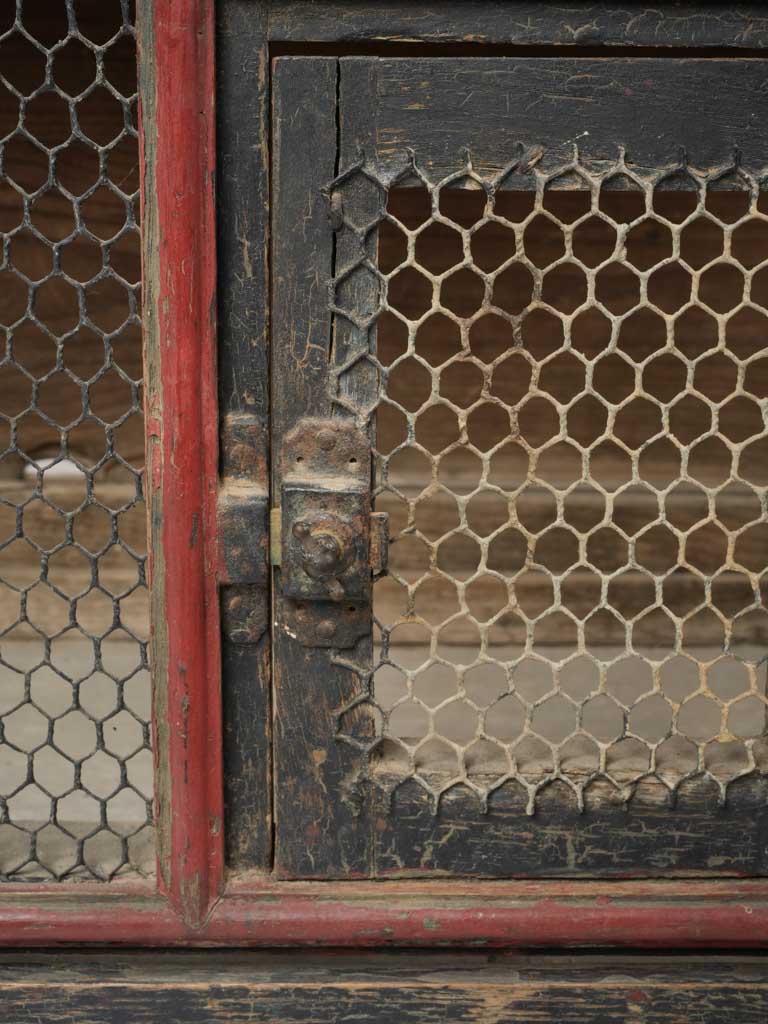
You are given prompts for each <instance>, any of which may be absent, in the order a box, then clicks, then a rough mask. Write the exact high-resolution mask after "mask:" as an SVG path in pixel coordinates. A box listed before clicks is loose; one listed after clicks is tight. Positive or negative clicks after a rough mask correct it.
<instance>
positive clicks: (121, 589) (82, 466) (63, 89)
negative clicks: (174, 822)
mask: <svg viewBox="0 0 768 1024" xmlns="http://www.w3.org/2000/svg"><path fill="white" fill-rule="evenodd" d="M136 103H137V95H136V57H135V38H134V28H133V10H132V7H131V5H130V4H129V3H128V2H127V0H122V2H121V0H109V2H108V3H103V2H102V3H96V2H93V0H55V2H53V0H51V2H49V3H43V4H41V3H36V2H34V0H17V2H16V3H15V4H12V3H11V4H6V5H5V6H4V7H3V13H2V14H0V218H1V221H2V222H1V223H0V230H1V231H2V234H1V235H0V238H1V239H2V267H1V268H0V337H2V340H3V352H2V359H0V876H1V877H5V878H11V879H13V880H20V879H23V880H37V879H41V880H50V879H61V878H102V879H106V878H111V877H113V876H115V875H116V874H120V873H124V872H125V871H127V870H130V869H131V868H138V869H140V870H151V867H152V861H153V850H152V829H151V821H152V808H151V801H152V754H151V749H150V745H151V739H150V724H149V718H150V708H149V673H148V666H147V650H146V641H147V631H148V621H147V619H148V616H147V593H146V579H145V560H146V527H145V512H144V505H143V485H142V467H143V428H142V414H141V391H140V388H141V374H142V369H141V325H140V321H139V311H140V298H139V289H140V260H139V235H138V224H137V217H138V138H137V128H136V114H137V112H136Z"/></svg>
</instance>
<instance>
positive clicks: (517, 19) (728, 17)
mask: <svg viewBox="0 0 768 1024" xmlns="http://www.w3.org/2000/svg"><path fill="white" fill-rule="evenodd" d="M271 8H272V9H271V14H270V39H272V40H274V41H279V42H304V41H306V40H311V41H313V42H323V43H340V42H343V43H348V44H349V43H357V44H360V43H363V42H366V43H372V42H376V43H384V42H388V43H419V42H425V43H452V44H459V45H462V44H463V45H467V44H477V45H478V46H479V47H480V46H484V47H487V46H494V45H495V46H567V47H574V46H581V47H591V46H626V47H641V46H642V47H679V46H694V47H702V48H718V47H733V48H737V49H749V48H753V49H757V48H759V47H764V46H766V45H768V18H766V13H765V7H764V5H763V4H761V3H741V4H729V3H725V2H716V3H706V2H701V0H699V2H687V3H686V4H685V5H684V7H681V5H680V4H679V3H675V2H670V0H666V2H665V0H662V2H661V3H657V4H654V5H653V6H650V5H646V4H642V3H640V4H628V3H610V2H605V0H597V2H592V3H584V4H573V3H572V4H567V5H563V4H543V3H536V2H530V0H506V2H505V3H497V2H492V0H485V2H480V3H476V2H474V3H473V2H467V0H444V2H443V3H418V4H415V3H408V2H406V0H401V2H399V3H389V4H386V6H384V5H382V4H381V3H379V2H377V0H362V2H361V0H357V2H354V3H346V2H339V0H334V2H317V0H302V2H299V3H294V2H292V0H278V2H276V3H273V4H272V5H271Z"/></svg>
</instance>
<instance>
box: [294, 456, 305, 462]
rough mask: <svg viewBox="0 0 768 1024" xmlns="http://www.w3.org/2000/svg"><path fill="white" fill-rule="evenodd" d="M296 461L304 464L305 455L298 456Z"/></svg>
mask: <svg viewBox="0 0 768 1024" xmlns="http://www.w3.org/2000/svg"><path fill="white" fill-rule="evenodd" d="M296 461H297V462H303V461H304V456H303V455H297V456H296Z"/></svg>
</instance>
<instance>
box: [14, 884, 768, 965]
mask: <svg viewBox="0 0 768 1024" xmlns="http://www.w3.org/2000/svg"><path fill="white" fill-rule="evenodd" d="M286 888H288V887H287V886H285V885H277V886H272V887H265V891H264V892H263V893H262V894H261V895H260V896H250V897H238V896H227V897H225V898H224V899H222V900H221V901H220V902H219V903H218V904H217V906H216V907H215V908H214V910H213V912H212V914H211V915H210V917H209V918H208V920H207V921H206V922H205V923H204V924H203V925H201V926H200V927H198V928H193V927H191V926H190V925H189V924H188V923H185V922H184V921H183V920H182V919H181V918H180V917H179V916H178V915H177V914H176V913H175V912H174V910H173V908H172V907H171V905H170V904H169V903H165V902H163V901H162V900H160V899H157V898H156V899H146V900H141V899H135V898H134V899H126V898H120V897H116V896H112V897H110V896H109V895H106V894H105V895H103V896H102V897H100V898H99V897H98V896H93V895H90V894H89V895H88V896H86V897H81V898H74V899H73V898H72V894H71V893H69V894H67V895H64V894H63V893H62V895H61V896H59V897H55V896H50V897H49V899H48V900H47V905H46V906H43V905H41V903H40V902H38V901H35V902H34V903H32V904H31V905H30V906H28V907H27V906H25V905H24V904H23V903H22V902H21V901H18V900H17V901H15V903H14V904H13V905H12V904H11V903H10V901H8V902H6V901H0V945H35V946H42V945H48V946H50V945H60V944H84V943H91V944H93V943H110V944H118V945H134V946H135V945H144V946H165V945H187V946H241V947H242V946H246V947H257V946H297V947H298V946H309V945H312V946H335V947H342V946H346V947H367V948H371V947H383V946H390V947H392V946H422V947H426V946H461V945H472V946H473V947H488V948H492V947H543V946H550V947H557V946H559V947H566V948H576V947H580V946H596V945H598V946H615V947H623V948H645V949H659V948H706V947H717V948H721V949H725V948H728V949H735V948H742V949H750V948H751V949H754V948H761V947H762V948H764V947H766V946H768V885H767V884H766V883H750V882H746V883H743V884H742V883H733V882H727V883H722V882H711V883H695V882H694V883H677V884H676V883H666V882H660V883H649V884H645V883H639V884H637V883H626V884H625V883H573V884H570V885H569V884H559V883H552V884H550V885H547V884H546V883H535V884H531V885H528V884H527V883H520V884H519V885H518V884H517V883H515V884H510V885H505V884H502V885H501V886H497V885H495V883H489V884H487V885H483V884H482V883H478V884H477V885H474V886H473V885H472V884H463V883H457V885H456V886H455V887H454V888H455V889H458V890H460V891H458V892H456V891H448V890H447V889H446V887H442V888H441V887H439V886H438V887H436V888H435V891H434V892H432V888H433V887H431V886H429V885H427V886H425V887H421V886H420V887H419V890H418V891H412V892H411V893H410V894H408V893H407V889H406V888H404V887H402V886H397V885H395V886H393V887H390V886H389V884H388V883H382V884H381V886H379V887H378V889H379V892H378V894H373V893H374V890H372V889H370V888H369V887H366V889H367V890H368V891H367V893H366V894H365V895H363V894H361V895H359V896H356V895H355V893H354V892H353V891H350V892H349V894H348V895H344V894H342V895H339V893H338V889H336V890H335V891H331V892H329V891H328V887H327V886H325V887H323V886H314V887H313V886H311V885H301V884H299V885H298V886H297V891H295V892H286V891H285V890H286ZM290 888H293V886H290ZM342 888H346V886H344V887H342ZM352 888H353V886H350V890H351V889H352ZM354 888H356V887H354ZM391 888H392V889H393V890H394V891H390V889H391Z"/></svg>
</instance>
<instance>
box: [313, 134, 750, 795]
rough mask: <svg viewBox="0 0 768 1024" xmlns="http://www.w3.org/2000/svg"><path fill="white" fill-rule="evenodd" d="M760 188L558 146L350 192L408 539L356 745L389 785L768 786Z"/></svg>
mask: <svg viewBox="0 0 768 1024" xmlns="http://www.w3.org/2000/svg"><path fill="white" fill-rule="evenodd" d="M760 186H761V180H760V179H759V178H758V177H755V176H754V175H752V174H751V173H749V172H748V171H747V170H745V169H744V168H742V167H741V166H740V162H739V160H738V155H736V157H735V158H734V162H733V163H731V164H729V165H728V166H725V167H723V168H722V169H720V170H718V171H717V172H708V173H704V172H701V171H698V170H696V169H695V168H694V167H691V166H688V163H687V161H686V159H685V156H684V155H683V156H682V157H681V160H680V164H679V165H678V166H674V167H667V168H663V169H655V170H647V169H641V168H640V167H637V166H634V165H632V164H631V163H630V162H628V160H627V159H626V157H625V155H624V153H623V152H622V151H620V152H619V155H618V157H617V159H616V161H615V162H611V163H610V164H608V163H602V164H598V163H591V162H589V161H587V160H585V159H582V158H580V156H579V153H578V151H576V152H575V154H574V156H573V159H572V160H566V162H565V163H563V157H562V154H560V155H558V154H554V155H553V156H551V157H550V155H549V154H547V153H544V152H542V151H541V149H540V148H537V149H534V150H528V151H527V152H525V153H522V155H520V156H519V158H518V159H517V160H515V162H514V163H512V164H511V166H509V167H508V168H507V170H506V171H504V172H503V173H502V174H500V175H499V176H498V177H496V178H494V179H493V180H488V179H486V178H484V177H482V176H481V175H480V174H478V173H476V172H475V170H474V169H473V167H472V163H471V158H470V157H469V156H468V157H467V163H466V166H464V167H462V168H461V169H459V170H457V172H456V173H455V174H454V175H453V176H451V177H449V178H446V179H444V180H442V181H431V180H429V178H428V176H427V174H426V173H424V171H423V170H421V169H420V168H419V165H418V161H417V159H415V158H414V157H411V158H410V160H409V162H408V164H407V166H405V167H404V168H403V169H401V170H400V171H398V173H393V174H391V175H384V174H382V173H381V172H377V171H376V170H375V169H374V168H373V167H372V165H371V164H370V163H368V162H366V161H365V158H364V157H363V158H362V159H361V162H360V163H359V164H357V165H356V166H354V167H352V168H351V169H350V170H348V171H346V172H344V173H342V174H341V175H340V177H339V178H338V179H336V181H335V182H333V183H332V185H331V186H329V188H328V193H329V197H330V200H331V216H332V220H333V221H334V226H335V228H336V232H337V235H336V237H337V245H336V252H337V263H336V271H335V278H334V282H333V283H332V286H331V296H332V299H331V302H332V310H333V313H334V324H335V336H334V346H335V361H336V367H337V373H336V376H335V381H336V384H335V394H334V395H333V399H334V402H335V405H336V408H337V412H338V414H340V415H353V416H355V417H356V418H357V419H358V421H359V422H361V423H363V424H369V423H371V422H373V424H374V427H375V436H376V450H377V455H376V460H377V466H376V494H377V499H376V507H377V509H380V510H386V511H388V512H389V513H390V517H391V527H392V529H391V534H392V540H393V542H392V546H391V549H390V573H389V576H388V577H385V578H383V579H382V580H381V581H380V582H379V583H378V584H377V586H376V591H375V600H374V613H375V619H376V624H377V631H378V632H377V643H376V654H375V666H374V668H375V671H374V673H373V674H371V672H370V671H369V670H368V668H367V666H365V665H359V666H357V671H358V674H359V676H360V680H361V686H360V695H359V699H358V701H357V702H355V705H354V708H353V709H339V715H338V722H339V729H338V737H339V739H341V740H342V741H345V742H347V743H350V744H352V745H355V746H357V747H358V749H359V750H360V752H361V761H362V763H363V765H364V767H363V769H362V770H363V771H364V772H365V773H366V774H370V775H372V777H373V778H375V779H376V780H377V782H378V784H379V785H381V786H383V787H385V788H388V789H390V790H392V789H394V788H395V787H396V786H397V785H399V784H400V783H401V782H402V781H403V780H405V779H415V780H416V781H417V782H419V783H420V784H421V785H422V786H423V787H425V789H427V790H428V791H429V793H430V794H432V796H433V798H434V806H435V807H437V806H438V804H439V799H440V796H441V794H443V793H445V792H446V791H447V790H449V789H451V788H452V787H455V786H457V785H463V786H466V787H469V788H470V789H471V790H473V791H474V792H475V793H476V794H477V796H478V798H479V800H480V801H481V803H484V802H485V801H486V800H487V798H488V796H489V794H490V793H492V792H493V791H494V790H495V789H496V788H497V787H499V786H501V785H502V784H504V783H506V782H508V780H514V782H515V783H517V784H519V785H521V786H523V787H524V789H525V791H526V792H527V799H528V810H529V812H530V813H532V812H533V811H534V809H535V807H536V797H537V794H538V793H539V792H540V791H541V789H542V787H544V786H546V785H548V784H549V783H550V782H552V781H553V780H562V782H564V783H565V784H566V785H567V786H568V787H569V788H570V791H571V792H572V793H573V794H574V798H575V799H576V801H577V802H578V804H579V805H580V806H584V798H585V793H587V792H588V787H589V786H590V784H592V783H593V782H594V781H595V780H600V781H601V784H606V783H607V784H608V785H609V786H612V787H616V788H617V790H618V791H619V793H621V794H622V795H623V796H624V797H625V798H629V797H630V796H631V795H632V794H633V793H634V792H635V790H636V787H637V784H638V783H639V782H640V781H641V780H643V779H650V780H651V782H653V780H656V782H655V783H654V784H661V786H662V787H664V790H663V791H666V790H670V791H673V792H674V791H675V790H676V789H677V787H678V786H679V785H680V783H681V782H682V781H683V780H685V779H688V778H691V777H693V776H703V775H706V776H709V777H710V778H711V779H713V780H714V781H715V783H716V784H717V786H718V787H719V792H720V794H721V798H722V799H725V798H726V794H727V787H728V784H729V783H730V782H732V781H733V780H734V779H736V778H738V777H741V776H744V775H747V774H749V773H752V772H756V771H761V770H765V768H766V765H767V763H768V762H767V760H766V755H767V753H768V746H767V745H766V723H767V720H766V685H765V655H766V640H767V639H768V611H766V608H765V583H766V563H767V560H766V554H767V552H768V546H767V545H768V511H767V507H766V493H767V492H766V485H768V469H767V468H766V467H768V429H767V427H768V419H766V416H767V414H768V403H767V402H766V399H768V317H767V316H766V312H765V311H766V309H768V266H766V261H768V216H766V214H768V201H767V200H766V195H765V193H762V192H761V190H760ZM338 660H339V661H340V662H342V663H348V659H345V658H343V657H341V656H339V658H338ZM361 711H363V712H365V711H367V721H368V725H367V727H362V728H361V725H360V723H361ZM363 717H365V716H363ZM348 722H351V723H354V728H351V727H348V725H347V723H348ZM366 728H367V730H368V731H367V733H366Z"/></svg>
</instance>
